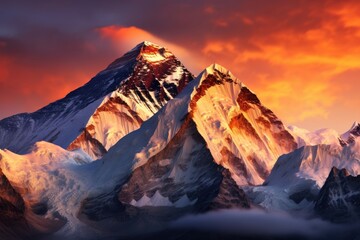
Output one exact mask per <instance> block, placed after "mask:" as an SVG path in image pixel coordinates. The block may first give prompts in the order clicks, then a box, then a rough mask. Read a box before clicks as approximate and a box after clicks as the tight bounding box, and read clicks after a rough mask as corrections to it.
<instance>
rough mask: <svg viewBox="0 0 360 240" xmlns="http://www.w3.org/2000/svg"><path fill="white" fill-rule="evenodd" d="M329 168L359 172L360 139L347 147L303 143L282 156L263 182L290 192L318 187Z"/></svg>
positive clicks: (359, 173)
mask: <svg viewBox="0 0 360 240" xmlns="http://www.w3.org/2000/svg"><path fill="white" fill-rule="evenodd" d="M332 167H336V168H338V169H342V168H345V169H347V170H348V172H349V173H350V174H351V175H353V176H357V175H360V139H356V140H355V142H354V143H353V144H351V145H349V146H345V147H341V146H339V145H317V146H305V147H302V148H300V149H297V150H295V151H294V152H292V153H289V154H286V155H283V156H281V157H280V158H279V159H278V161H277V163H276V164H275V166H274V168H273V170H272V172H271V174H270V176H269V177H268V178H267V180H266V182H267V183H268V185H272V186H279V187H283V188H285V189H288V190H289V191H290V192H295V191H301V190H303V189H312V188H313V189H320V188H321V187H322V186H323V185H324V183H325V181H326V179H327V177H328V175H329V173H330V170H331V169H332Z"/></svg>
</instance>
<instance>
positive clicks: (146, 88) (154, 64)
mask: <svg viewBox="0 0 360 240" xmlns="http://www.w3.org/2000/svg"><path fill="white" fill-rule="evenodd" d="M192 79H193V75H192V74H191V73H190V72H189V71H188V70H187V69H186V68H185V67H184V66H183V65H182V64H181V62H180V61H179V60H178V59H177V58H176V57H175V56H174V55H173V54H172V53H171V52H170V51H169V50H167V49H166V48H163V47H160V46H158V45H156V44H153V43H150V42H147V41H145V42H143V43H140V44H138V45H137V46H136V47H135V48H133V49H132V50H131V51H129V52H127V53H126V54H125V55H124V56H122V57H120V58H119V59H117V60H115V61H114V62H113V63H111V64H110V65H109V66H108V67H107V68H106V69H105V70H103V71H101V72H100V73H99V74H97V75H96V76H95V77H94V78H92V79H91V80H90V81H89V82H88V83H86V84H85V85H84V86H82V87H80V88H78V89H76V90H74V91H72V92H71V93H69V94H68V95H67V96H66V97H65V98H63V99H60V100H58V101H56V102H54V103H51V104H49V105H48V106H46V107H44V108H42V109H40V110H38V111H36V112H34V113H30V114H27V113H23V114H18V115H15V116H12V117H9V118H6V119H3V120H1V121H0V148H7V149H9V150H11V151H14V152H17V153H25V152H27V151H28V150H29V148H30V147H31V146H32V145H33V144H34V143H35V142H37V141H43V140H44V141H48V142H52V143H54V144H57V145H59V146H61V147H63V148H69V149H71V150H73V149H82V150H83V151H85V152H86V153H88V154H89V155H90V156H91V157H92V158H93V159H97V158H99V157H101V156H102V155H103V154H104V153H106V151H107V150H108V149H109V148H110V147H111V146H112V145H113V144H114V143H116V142H117V141H118V140H119V139H120V138H122V137H123V136H124V135H126V134H128V133H129V132H131V131H133V130H135V129H137V128H138V127H139V126H140V125H141V123H142V122H143V121H144V120H146V119H148V118H149V117H150V116H152V115H153V114H154V113H156V112H157V111H158V110H159V109H160V108H161V107H162V106H164V105H165V104H166V103H167V101H168V100H170V99H172V98H173V97H175V96H176V95H177V94H178V93H179V92H181V90H182V89H183V88H184V87H185V86H186V85H187V84H188V83H189V82H190V81H191V80H192Z"/></svg>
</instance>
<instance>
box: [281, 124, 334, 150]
mask: <svg viewBox="0 0 360 240" xmlns="http://www.w3.org/2000/svg"><path fill="white" fill-rule="evenodd" d="M288 131H289V132H290V133H291V135H293V137H294V138H295V140H296V142H297V143H298V147H302V146H306V145H308V146H314V145H319V144H327V145H332V144H335V145H338V144H339V138H340V135H339V133H338V132H337V131H336V130H334V129H329V128H324V129H320V130H317V131H314V132H310V131H308V130H306V129H302V128H299V127H296V126H289V127H288Z"/></svg>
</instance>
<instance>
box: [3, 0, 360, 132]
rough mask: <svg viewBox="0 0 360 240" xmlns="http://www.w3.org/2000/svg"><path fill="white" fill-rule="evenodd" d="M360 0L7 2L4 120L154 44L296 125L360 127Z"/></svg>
mask: <svg viewBox="0 0 360 240" xmlns="http://www.w3.org/2000/svg"><path fill="white" fill-rule="evenodd" d="M359 12H360V1H357V0H343V1H338V0H335V1H333V0H321V1H313V0H293V1H289V0H272V1H268V0H236V1H235V0H234V1H230V0H222V1H215V0H207V1H201V0H199V1H190V0H183V1H165V0H164V1H160V0H152V1H147V0H142V1H139V0H132V1H111V0H108V1H91V0H87V1H81V0H78V1H36V0H34V1H17V0H11V1H7V0H5V1H4V0H0V119H1V118H4V117H7V116H10V115H13V114H16V113H20V112H32V111H35V110H37V109H39V108H41V107H43V106H45V105H47V104H48V103H50V102H52V101H55V100H57V99H60V98H62V97H64V96H65V95H66V94H67V93H68V92H70V91H71V90H73V89H75V88H77V87H80V86H81V85H83V84H85V83H86V82H87V81H89V80H90V79H91V77H93V76H94V75H96V73H98V72H99V71H101V70H102V69H104V68H105V67H106V66H107V65H109V64H110V63H111V62H112V61H113V60H115V59H116V58H118V57H120V56H122V55H123V54H124V53H125V52H126V51H128V50H130V49H131V48H133V47H134V46H135V45H136V44H138V43H139V42H142V41H144V40H148V41H152V42H154V43H157V44H159V45H162V46H164V47H167V48H168V49H169V50H170V51H172V52H173V53H174V54H175V55H176V56H178V58H179V59H180V60H181V61H182V63H183V64H184V65H185V66H186V67H187V68H188V69H189V70H191V71H192V72H193V73H194V74H195V75H197V74H199V73H200V72H201V70H203V69H204V68H206V67H207V66H208V65H210V64H212V63H214V62H216V63H218V64H221V65H223V66H224V67H226V68H227V69H229V70H230V71H231V72H232V73H233V74H235V76H237V77H238V78H239V79H240V80H241V81H242V82H243V83H245V84H246V85H247V86H248V87H249V88H250V89H251V90H253V91H254V92H255V93H256V94H257V95H258V97H259V98H260V100H261V101H262V102H263V104H264V105H266V106H267V107H268V108H270V109H271V110H273V111H274V112H275V114H276V115H278V116H279V117H280V118H281V119H282V120H283V122H284V123H285V124H286V125H296V126H299V127H303V128H306V129H309V130H315V129H320V128H334V129H336V130H337V131H339V132H344V131H346V130H347V129H349V128H350V126H351V125H352V123H353V122H354V121H360V110H359V106H360V97H359V94H360V79H359V77H360V44H359V43H360V15H359V14H358V13H359Z"/></svg>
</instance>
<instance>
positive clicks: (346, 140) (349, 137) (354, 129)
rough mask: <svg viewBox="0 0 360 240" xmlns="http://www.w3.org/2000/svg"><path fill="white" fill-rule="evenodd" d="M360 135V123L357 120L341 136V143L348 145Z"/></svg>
mask: <svg viewBox="0 0 360 240" xmlns="http://www.w3.org/2000/svg"><path fill="white" fill-rule="evenodd" d="M359 136H360V123H358V122H357V121H355V122H354V123H353V124H352V126H351V128H350V129H349V130H348V131H347V132H345V133H343V134H342V135H341V137H340V143H341V145H343V146H344V145H346V144H350V143H352V142H354V139H355V138H357V137H359Z"/></svg>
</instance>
